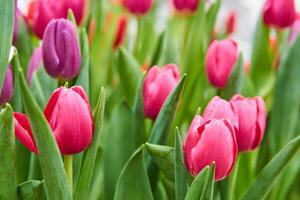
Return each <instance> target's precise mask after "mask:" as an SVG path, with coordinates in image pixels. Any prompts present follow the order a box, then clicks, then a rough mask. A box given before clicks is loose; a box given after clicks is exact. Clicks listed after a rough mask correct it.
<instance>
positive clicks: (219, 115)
mask: <svg viewBox="0 0 300 200" xmlns="http://www.w3.org/2000/svg"><path fill="white" fill-rule="evenodd" d="M223 118H225V119H228V120H229V121H230V122H231V124H232V125H234V127H235V129H236V130H237V129H238V127H239V125H238V124H239V121H238V117H237V115H236V114H235V112H234V110H233V107H232V105H231V104H230V103H229V102H228V101H226V100H224V99H221V98H220V97H218V96H215V97H214V98H212V100H210V102H209V103H208V105H207V106H206V108H205V110H204V113H203V119H204V120H205V121H207V120H211V119H223Z"/></svg>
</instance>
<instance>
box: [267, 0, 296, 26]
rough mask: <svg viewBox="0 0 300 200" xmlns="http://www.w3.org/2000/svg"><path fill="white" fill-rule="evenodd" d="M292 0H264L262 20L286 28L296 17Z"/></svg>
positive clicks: (269, 24) (270, 24)
mask: <svg viewBox="0 0 300 200" xmlns="http://www.w3.org/2000/svg"><path fill="white" fill-rule="evenodd" d="M296 15H297V14H296V9H295V3H294V0H266V2H265V5H264V8H263V20H264V22H265V23H266V24H267V25H268V26H275V27H278V28H286V27H288V26H290V25H292V24H293V22H294V20H295V19H296Z"/></svg>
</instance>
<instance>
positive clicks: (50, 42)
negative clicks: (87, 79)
mask: <svg viewBox="0 0 300 200" xmlns="http://www.w3.org/2000/svg"><path fill="white" fill-rule="evenodd" d="M42 55H43V62H44V66H45V69H46V71H47V73H48V74H49V75H50V76H52V77H55V78H62V79H72V78H74V77H76V76H77V75H78V73H79V71H80V64H81V52H80V45H79V39H78V35H77V31H76V27H75V26H74V24H73V23H72V22H70V21H68V20H66V19H56V20H52V21H51V22H50V23H49V24H48V26H47V28H46V30H45V35H44V39H43V43H42Z"/></svg>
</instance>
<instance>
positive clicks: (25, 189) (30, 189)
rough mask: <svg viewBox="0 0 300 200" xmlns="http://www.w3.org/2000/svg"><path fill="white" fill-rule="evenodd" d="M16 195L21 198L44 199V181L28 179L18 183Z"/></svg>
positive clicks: (29, 199)
mask: <svg viewBox="0 0 300 200" xmlns="http://www.w3.org/2000/svg"><path fill="white" fill-rule="evenodd" d="M18 196H19V198H20V199H22V200H40V199H46V197H45V191H44V181H38V180H30V181H27V182H25V183H22V184H20V185H18Z"/></svg>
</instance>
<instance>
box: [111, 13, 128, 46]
mask: <svg viewBox="0 0 300 200" xmlns="http://www.w3.org/2000/svg"><path fill="white" fill-rule="evenodd" d="M127 23H128V20H127V17H126V16H125V15H124V16H121V17H120V19H119V22H118V27H117V31H116V35H115V41H114V43H113V48H114V49H117V48H118V47H119V46H121V45H122V43H123V41H124V38H125V35H126V29H127Z"/></svg>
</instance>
